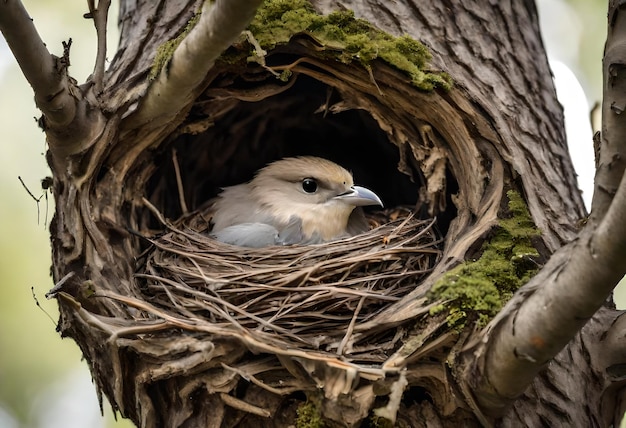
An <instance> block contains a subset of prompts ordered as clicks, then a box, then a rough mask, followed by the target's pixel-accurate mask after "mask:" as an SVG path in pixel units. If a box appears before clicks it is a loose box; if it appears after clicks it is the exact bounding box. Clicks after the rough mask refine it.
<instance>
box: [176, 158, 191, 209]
mask: <svg viewBox="0 0 626 428" xmlns="http://www.w3.org/2000/svg"><path fill="white" fill-rule="evenodd" d="M172 163H173V164H174V173H175V174H176V186H177V187H178V200H179V202H180V209H181V210H182V212H183V214H187V213H189V210H188V209H187V203H186V202H185V188H184V187H183V179H182V177H181V176H180V165H179V164H178V156H177V155H176V149H174V148H173V149H172Z"/></svg>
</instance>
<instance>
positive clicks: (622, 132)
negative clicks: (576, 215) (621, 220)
mask: <svg viewBox="0 0 626 428" xmlns="http://www.w3.org/2000/svg"><path fill="white" fill-rule="evenodd" d="M624 9H625V5H620V2H619V1H617V0H611V1H610V2H609V14H608V33H607V39H606V47H605V50H604V59H603V61H602V75H603V81H604V90H603V94H602V95H603V102H602V133H601V138H600V150H599V159H597V161H596V162H597V164H598V166H597V171H596V178H595V189H594V192H593V200H592V202H591V218H594V219H597V220H599V219H601V218H602V216H603V215H604V213H605V212H606V210H607V209H608V207H609V204H610V203H611V199H613V195H614V194H615V191H616V189H617V186H618V184H619V182H620V179H621V177H622V174H623V173H624V168H625V167H626V145H625V144H624V141H626V127H625V126H623V124H622V123H623V121H624V119H623V116H624V114H626V44H624V41H626V13H625V12H626V11H625V10H624Z"/></svg>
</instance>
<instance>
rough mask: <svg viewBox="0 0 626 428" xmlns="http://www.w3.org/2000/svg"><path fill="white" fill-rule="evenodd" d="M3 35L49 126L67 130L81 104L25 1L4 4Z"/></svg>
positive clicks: (0, 10)
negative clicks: (28, 10) (43, 38)
mask: <svg viewBox="0 0 626 428" xmlns="http://www.w3.org/2000/svg"><path fill="white" fill-rule="evenodd" d="M0 31H1V32H2V34H3V35H4V38H5V39H6V41H7V44H8V45H9V48H10V49H11V51H12V52H13V55H14V56H15V59H16V60H17V62H18V64H19V65H20V68H21V69H22V72H23V73H24V76H25V77H26V80H28V83H30V85H31V86H32V88H33V90H34V92H35V101H36V103H37V107H39V108H40V109H41V111H42V112H43V114H44V115H45V116H46V121H47V124H48V125H51V126H59V127H63V126H66V125H68V124H69V123H71V122H72V120H74V117H75V115H76V104H77V103H76V99H75V98H74V97H73V96H72V95H71V94H70V82H69V79H68V76H67V72H66V71H67V70H66V68H65V66H64V65H63V64H62V60H61V59H59V58H56V57H53V56H52V55H50V52H48V49H47V48H46V45H45V43H44V42H43V41H42V40H41V37H40V36H39V33H38V32H37V29H36V28H35V25H34V24H33V20H32V19H31V17H30V16H29V15H28V12H27V11H26V9H25V8H24V5H23V4H22V2H21V1H19V0H2V1H0Z"/></svg>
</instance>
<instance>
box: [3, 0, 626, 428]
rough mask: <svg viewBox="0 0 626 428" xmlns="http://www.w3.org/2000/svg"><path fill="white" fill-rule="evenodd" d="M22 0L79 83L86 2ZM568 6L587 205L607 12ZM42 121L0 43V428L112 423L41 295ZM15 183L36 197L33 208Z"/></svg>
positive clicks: (556, 23)
mask: <svg viewBox="0 0 626 428" xmlns="http://www.w3.org/2000/svg"><path fill="white" fill-rule="evenodd" d="M24 1H25V3H26V6H27V7H28V8H29V11H30V12H31V15H32V16H33V18H34V21H35V24H36V26H37V27H38V29H39V31H40V33H41V34H42V37H43V38H44V40H45V41H46V43H47V45H48V47H49V49H50V50H51V51H52V52H53V53H55V54H57V55H60V54H61V52H62V49H61V41H62V40H66V39H67V37H68V35H71V36H72V37H73V39H74V43H73V45H72V51H71V53H72V58H73V64H72V67H71V69H70V71H71V74H72V75H73V76H74V77H75V78H76V79H77V80H78V81H79V82H82V81H84V80H85V78H86V77H87V76H88V75H89V73H90V72H91V68H92V65H93V61H94V58H95V50H94V46H95V32H94V30H93V26H92V24H91V23H90V22H88V21H86V20H84V19H82V18H80V17H81V16H82V14H83V13H85V12H86V10H85V8H86V2H82V1H81V2H78V1H69V2H64V3H63V7H59V6H58V5H57V6H54V5H53V4H51V3H48V2H45V1H43V0H39V1H36V0H32V1H27V0H24ZM572 3H574V4H578V6H579V11H578V12H577V10H576V9H573V8H572V7H571V6H569V4H568V3H566V2H564V1H561V0H540V1H539V4H538V5H539V12H540V17H541V25H542V31H543V34H544V41H545V44H546V46H547V49H548V52H549V56H550V62H551V66H552V70H553V74H554V76H555V83H556V87H557V93H558V96H559V99H560V101H561V103H562V104H563V106H564V111H565V114H566V118H565V120H566V130H567V135H568V143H569V147H570V151H571V154H572V158H573V162H574V165H575V167H576V170H577V173H578V179H579V187H580V188H581V189H582V190H583V197H584V200H585V202H586V203H589V202H590V198H591V195H592V189H593V174H594V170H593V162H594V161H593V149H592V139H591V136H592V131H591V126H590V125H589V110H590V106H591V105H593V103H594V102H598V101H600V97H601V92H600V88H601V82H599V72H598V70H599V69H600V67H601V63H600V60H601V56H602V43H603V40H604V38H605V33H606V29H605V25H606V23H605V16H606V11H605V10H604V9H602V8H599V9H590V8H589V5H590V4H591V3H594V2H593V1H591V0H589V1H587V0H585V1H582V0H581V1H576V0H572ZM580 5H582V6H580ZM604 7H606V6H604ZM580 10H583V12H580ZM113 13H115V12H113ZM114 16H115V15H114ZM603 31H604V33H603ZM114 32H115V31H113V29H112V31H111V38H110V42H109V43H110V45H113V46H114V45H115V43H116V40H115V39H116V36H115V35H114V34H113V33H114ZM589 64H591V65H589ZM594 67H595V68H594ZM39 115H40V113H39V112H38V111H37V109H36V108H35V105H34V102H33V99H32V91H31V89H30V87H29V86H28V83H27V82H26V81H25V79H24V78H23V77H22V76H21V74H20V71H19V69H18V67H17V66H16V64H15V61H14V60H13V58H12V56H11V54H10V52H9V51H8V49H7V47H6V44H5V43H4V40H3V39H2V38H1V37H0V130H1V131H0V236H2V239H0V254H1V255H2V257H0V278H2V281H3V283H2V284H0V428H14V427H15V428H17V427H37V428H56V427H65V428H74V427H76V428H78V427H84V426H89V427H93V428H99V427H104V426H105V425H107V424H108V425H110V424H111V420H112V417H111V411H110V410H109V409H107V408H106V407H105V415H107V418H106V419H105V420H103V419H102V418H101V417H100V410H99V408H98V402H97V399H96V395H95V392H94V387H93V385H92V384H91V380H90V376H89V372H88V370H87V366H86V364H85V363H84V362H82V361H81V356H80V352H79V351H78V348H77V347H76V345H75V344H74V343H73V342H71V341H70V340H60V339H59V337H58V334H56V333H55V331H54V320H56V318H57V311H56V304H55V302H50V301H46V300H45V297H44V294H45V293H46V292H47V291H48V290H49V289H50V288H51V287H52V284H51V279H50V275H49V267H50V247H49V243H48V231H47V227H48V224H47V221H49V219H50V216H51V215H52V212H53V209H52V204H53V201H51V200H48V201H47V203H48V206H47V207H46V198H45V195H44V194H43V192H42V191H41V190H40V189H41V187H40V180H41V179H42V178H44V177H45V176H47V175H49V171H48V168H47V165H46V162H45V159H44V152H45V145H44V135H43V134H42V133H41V132H40V131H39V129H38V128H37V126H36V125H35V120H34V118H35V117H38V116H39ZM18 176H21V177H22V179H23V181H24V183H25V184H26V186H28V188H29V189H30V191H31V192H32V193H33V195H34V196H35V197H41V201H40V202H39V204H37V203H36V202H35V201H34V200H33V199H32V198H31V196H29V195H28V193H27V192H26V191H25V190H24V189H23V187H22V184H21V183H20V182H19V181H18V179H17V177H18ZM46 217H47V218H46ZM31 287H32V291H31ZM33 295H34V296H35V297H36V298H37V299H38V301H39V303H40V305H41V309H40V308H39V307H38V306H37V305H36V304H35V300H34V298H33ZM624 300H626V299H624ZM13 355H20V356H23V357H19V358H12V356H13ZM12 391H20V392H19V393H17V392H15V393H13V392H12ZM18 420H19V421H21V422H19V423H18ZM73 422H75V423H73ZM126 425H127V426H128V424H126Z"/></svg>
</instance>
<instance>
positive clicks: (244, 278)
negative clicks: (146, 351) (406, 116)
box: [137, 214, 440, 363]
mask: <svg viewBox="0 0 626 428" xmlns="http://www.w3.org/2000/svg"><path fill="white" fill-rule="evenodd" d="M152 243H153V244H154V248H153V249H152V251H151V252H150V253H149V254H148V256H147V260H146V263H145V265H144V269H143V270H142V272H139V273H137V277H138V278H142V279H143V280H144V284H143V288H142V289H143V292H144V293H145V294H146V297H147V300H149V301H150V302H151V303H152V304H153V305H155V306H157V307H160V308H162V309H164V310H166V311H167V312H168V313H171V314H172V315H174V316H176V317H179V318H186V319H189V320H194V319H201V320H203V321H205V322H206V321H208V322H210V323H212V324H213V325H215V327H216V328H219V329H222V328H226V329H230V330H232V333H233V335H235V336H237V334H241V335H242V336H243V335H246V336H248V335H255V336H256V337H257V338H258V339H260V340H263V341H266V342H268V345H271V346H276V347H287V348H289V349H300V350H303V351H317V352H320V351H321V352H327V353H332V354H333V355H336V356H337V355H340V356H343V358H345V359H346V360H348V361H352V362H367V363H373V362H378V363H381V362H383V361H384V360H385V359H386V357H388V355H389V354H388V352H389V351H392V350H393V349H394V348H395V346H394V345H395V344H396V342H398V340H399V338H400V337H399V335H398V334H395V333H394V332H393V331H385V330H383V331H377V330H376V329H368V330H367V331H362V330H361V329H360V328H359V326H360V325H362V324H363V323H365V322H368V323H369V324H371V323H370V322H371V321H375V319H376V316H377V314H379V313H380V311H381V310H383V309H384V308H385V307H386V306H387V305H390V304H392V303H394V302H397V301H398V300H400V299H401V298H402V297H403V296H405V295H406V294H407V293H409V292H410V291H411V290H412V289H413V288H414V287H415V286H416V284H419V283H420V281H421V279H423V278H424V277H425V276H426V275H427V274H428V273H429V272H430V270H431V268H432V267H433V266H434V265H435V264H436V262H437V260H438V257H439V255H440V250H439V249H438V244H439V240H438V237H437V234H436V233H435V228H434V221H433V220H420V219H417V218H416V217H414V216H413V215H411V214H409V215H408V216H406V217H404V218H400V219H397V220H394V221H390V222H389V223H386V224H383V225H382V226H379V227H377V228H375V229H373V230H371V231H369V232H368V233H364V234H362V235H359V236H355V237H352V238H350V239H344V240H339V241H335V242H330V243H325V244H321V245H308V246H284V247H277V246H276V247H267V248H260V249H253V248H242V247H237V246H231V245H228V244H224V243H221V242H218V241H215V240H213V239H211V238H210V237H209V236H208V235H207V234H206V233H204V231H198V230H197V228H192V227H189V226H185V225H183V224H179V225H178V226H177V227H175V228H174V227H173V228H172V230H171V231H170V232H168V233H166V234H164V235H162V236H160V237H158V238H155V239H153V240H152Z"/></svg>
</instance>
